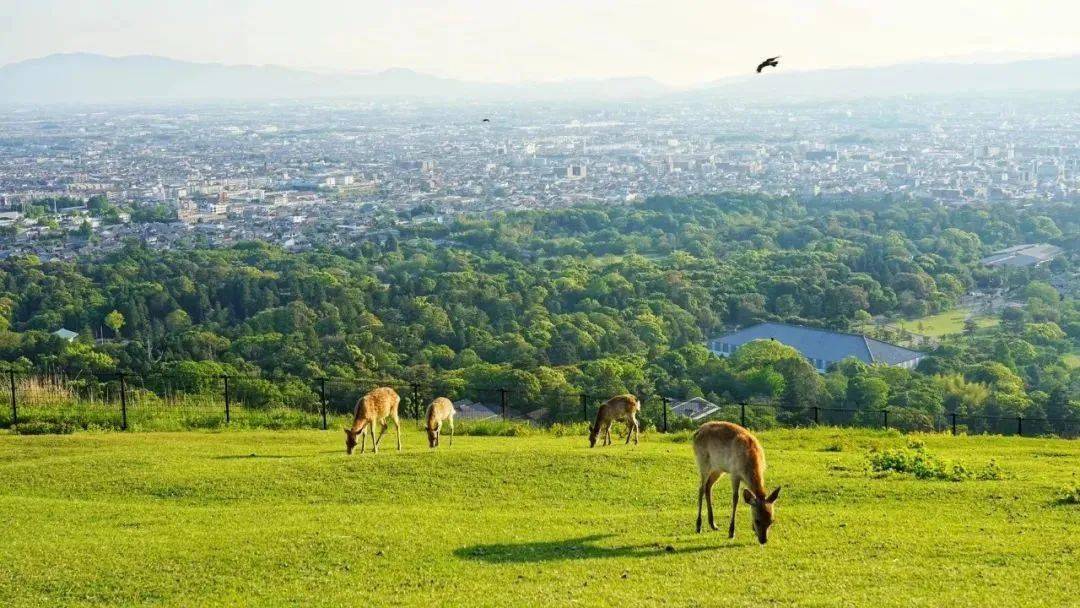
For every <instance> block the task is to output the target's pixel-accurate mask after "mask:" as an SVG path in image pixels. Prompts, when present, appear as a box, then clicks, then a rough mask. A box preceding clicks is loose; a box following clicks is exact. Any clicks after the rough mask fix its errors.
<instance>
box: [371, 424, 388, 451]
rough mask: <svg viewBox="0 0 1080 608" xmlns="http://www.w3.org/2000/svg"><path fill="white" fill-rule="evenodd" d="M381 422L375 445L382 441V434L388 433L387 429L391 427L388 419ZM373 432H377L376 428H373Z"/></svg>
mask: <svg viewBox="0 0 1080 608" xmlns="http://www.w3.org/2000/svg"><path fill="white" fill-rule="evenodd" d="M380 424H381V428H380V429H379V438H378V439H376V440H375V445H379V444H380V443H382V436H383V435H385V434H386V429H387V428H389V427H390V423H389V422H387V421H386V420H383V421H382V423H380ZM372 432H375V431H374V429H372Z"/></svg>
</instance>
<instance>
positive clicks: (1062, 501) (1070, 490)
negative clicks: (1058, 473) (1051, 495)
mask: <svg viewBox="0 0 1080 608" xmlns="http://www.w3.org/2000/svg"><path fill="white" fill-rule="evenodd" d="M1054 502H1056V503H1057V504H1059V505H1080V486H1078V485H1075V484H1073V485H1071V486H1065V487H1064V488H1062V489H1061V494H1059V495H1058V498H1057V500H1055V501H1054Z"/></svg>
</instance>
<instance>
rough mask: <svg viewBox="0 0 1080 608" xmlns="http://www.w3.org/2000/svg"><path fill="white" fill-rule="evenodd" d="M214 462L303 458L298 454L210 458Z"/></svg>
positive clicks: (236, 455) (230, 455)
mask: <svg viewBox="0 0 1080 608" xmlns="http://www.w3.org/2000/svg"><path fill="white" fill-rule="evenodd" d="M211 458H213V459H214V460H254V459H256V458H265V459H269V460H282V459H285V458H304V456H302V455H299V454H290V455H284V454H229V455H227V456H211Z"/></svg>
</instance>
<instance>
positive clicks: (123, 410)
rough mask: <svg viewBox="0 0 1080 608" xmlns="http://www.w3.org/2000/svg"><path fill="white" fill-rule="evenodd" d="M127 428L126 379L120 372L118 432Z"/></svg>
mask: <svg viewBox="0 0 1080 608" xmlns="http://www.w3.org/2000/svg"><path fill="white" fill-rule="evenodd" d="M127 428H128V426H127V379H126V375H125V374H124V373H123V372H120V430H121V431H126V430H127Z"/></svg>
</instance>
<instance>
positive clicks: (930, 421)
mask: <svg viewBox="0 0 1080 608" xmlns="http://www.w3.org/2000/svg"><path fill="white" fill-rule="evenodd" d="M0 377H2V378H3V380H4V381H5V382H4V383H5V384H6V385H7V386H6V388H7V391H6V392H7V397H8V399H7V401H8V407H6V408H4V407H0V427H13V426H16V425H19V426H20V427H21V428H29V427H33V426H34V425H39V426H47V425H68V426H71V427H75V428H83V429H95V428H102V429H117V430H148V431H149V430H188V429H201V428H225V427H241V428H244V427H250V428H268V429H285V428H312V429H324V430H325V429H327V428H329V427H330V426H331V425H333V424H338V423H341V424H347V423H348V422H349V421H350V420H351V416H352V413H353V408H354V407H355V404H356V402H357V401H358V400H359V399H360V398H361V397H362V396H363V395H364V394H365V393H367V392H368V391H370V390H372V389H374V388H376V387H380V386H388V387H390V388H393V389H394V390H395V391H396V392H397V393H398V394H399V395H400V396H401V403H400V406H399V415H400V416H401V417H402V418H405V419H411V420H414V421H416V423H417V425H418V426H419V425H420V424H421V422H422V419H423V417H424V414H425V412H426V409H427V404H428V403H430V402H431V400H432V399H434V398H435V397H440V396H442V397H447V398H449V399H451V400H452V401H453V402H454V405H455V409H456V410H457V414H456V416H455V419H456V420H458V421H462V422H465V423H466V424H469V423H476V422H488V421H507V422H516V423H520V424H529V425H536V426H550V425H552V424H556V423H562V424H568V423H580V422H589V423H591V422H592V419H593V417H594V416H595V415H596V412H597V408H598V407H599V406H600V404H601V403H602V402H603V401H604V400H605V399H607V398H608V397H610V396H611V395H592V394H588V393H584V392H572V391H544V390H537V389H535V388H524V387H515V386H502V387H490V386H474V385H470V384H469V383H467V382H465V381H463V380H461V379H457V378H455V379H449V380H445V381H424V382H421V381H416V380H412V381H410V380H401V379H393V378H330V377H319V378H310V379H300V378H295V377H289V378H262V377H255V376H241V375H217V376H213V375H202V374H193V373H182V372H177V371H173V370H170V371H161V372H150V373H142V374H135V373H125V372H87V371H71V370H55V371H49V372H41V371H25V370H17V369H14V368H9V369H0ZM635 393H636V394H637V396H638V398H639V400H640V401H641V403H642V411H641V412H640V413H639V415H638V418H639V420H640V421H641V423H642V424H643V426H644V427H645V428H651V429H655V430H657V431H662V432H669V431H677V430H687V429H693V428H696V427H697V426H698V425H700V424H702V423H703V422H705V421H708V420H727V421H731V422H737V423H739V424H741V425H742V426H744V427H747V428H756V429H764V428H773V427H800V426H817V425H821V426H839V427H876V428H892V429H898V430H904V431H938V432H951V433H952V434H954V435H956V434H960V433H989V434H1000V435H1021V436H1042V435H1058V436H1062V437H1077V436H1080V419H1069V418H1046V417H1024V416H1022V415H1001V416H985V415H975V414H968V413H963V412H926V411H922V410H918V409H914V408H888V409H876V410H874V409H859V408H836V407H820V406H809V407H785V406H783V405H778V404H776V403H767V402H742V403H739V402H724V403H718V404H713V403H710V402H708V401H704V400H702V399H700V398H694V399H686V398H682V397H679V398H676V397H673V396H670V395H665V394H660V393H657V392H655V391H653V390H650V389H649V388H648V387H639V388H638V390H636V391H635Z"/></svg>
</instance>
